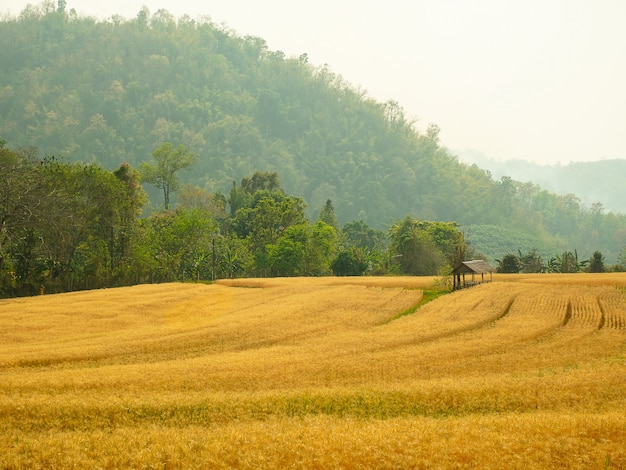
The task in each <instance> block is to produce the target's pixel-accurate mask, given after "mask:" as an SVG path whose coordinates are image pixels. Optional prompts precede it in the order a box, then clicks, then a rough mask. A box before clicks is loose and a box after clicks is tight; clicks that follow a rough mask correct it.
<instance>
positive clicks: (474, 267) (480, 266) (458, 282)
mask: <svg viewBox="0 0 626 470" xmlns="http://www.w3.org/2000/svg"><path fill="white" fill-rule="evenodd" d="M494 272H496V270H495V268H494V267H493V266H491V265H490V264H489V263H487V261H484V260H482V259H475V260H472V261H462V262H461V263H459V264H458V265H457V266H456V267H455V268H454V269H453V270H452V277H453V279H454V289H455V290H456V289H462V288H464V287H469V286H473V285H475V284H480V283H481V282H490V281H492V280H493V273H494ZM485 274H489V279H488V280H487V281H485ZM466 275H471V280H467V279H466V278H465V276H466ZM478 275H480V280H479V279H478Z"/></svg>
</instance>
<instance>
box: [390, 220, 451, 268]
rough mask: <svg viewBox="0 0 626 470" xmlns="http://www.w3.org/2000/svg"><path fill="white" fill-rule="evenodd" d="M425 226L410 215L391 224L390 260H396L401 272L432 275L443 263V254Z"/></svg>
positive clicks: (425, 224)
mask: <svg viewBox="0 0 626 470" xmlns="http://www.w3.org/2000/svg"><path fill="white" fill-rule="evenodd" d="M427 226H428V223H427V222H420V221H418V220H415V219H412V218H411V217H406V218H405V219H404V220H403V221H402V222H400V223H396V224H394V225H392V226H391V229H390V239H391V251H390V253H389V255H390V260H391V259H396V260H397V263H398V265H399V266H400V271H401V272H402V273H404V274H412V275H415V276H429V275H434V274H437V272H438V270H439V268H441V267H442V266H443V265H444V264H445V259H444V255H443V253H442V251H441V250H440V249H439V247H438V246H437V245H436V243H435V241H434V240H433V238H432V236H431V234H430V233H428V231H427V230H426V227H427Z"/></svg>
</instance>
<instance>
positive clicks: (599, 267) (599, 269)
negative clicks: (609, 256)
mask: <svg viewBox="0 0 626 470" xmlns="http://www.w3.org/2000/svg"><path fill="white" fill-rule="evenodd" d="M587 270H588V271H589V272H590V273H603V272H604V271H605V268H604V256H602V252H600V251H594V252H593V255H591V258H590V259H589V265H588V267H587Z"/></svg>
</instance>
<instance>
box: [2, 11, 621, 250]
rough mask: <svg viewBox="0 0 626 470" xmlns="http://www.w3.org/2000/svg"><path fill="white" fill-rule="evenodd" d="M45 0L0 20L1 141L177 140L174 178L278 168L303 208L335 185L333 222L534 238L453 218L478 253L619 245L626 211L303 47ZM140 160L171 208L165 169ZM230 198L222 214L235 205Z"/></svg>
mask: <svg viewBox="0 0 626 470" xmlns="http://www.w3.org/2000/svg"><path fill="white" fill-rule="evenodd" d="M50 4H51V2H47V3H44V4H42V5H40V6H32V5H31V6H29V7H27V8H26V9H25V10H24V11H23V12H22V13H21V14H20V15H19V16H18V17H17V18H10V17H5V18H4V19H3V20H2V21H0V63H2V67H1V68H0V82H1V83H2V84H3V85H2V88H0V114H1V115H2V120H1V122H0V135H1V136H2V137H3V138H4V139H6V140H7V141H8V142H10V145H11V146H12V147H13V148H39V149H42V150H43V151H45V152H47V153H49V154H51V155H62V156H63V158H64V159H67V160H68V161H79V162H98V164H100V165H102V167H103V168H104V169H107V170H114V169H116V168H118V167H119V166H120V165H121V164H122V163H123V162H128V163H129V164H130V165H131V166H133V167H135V168H140V167H141V165H142V163H145V162H146V160H147V158H146V156H149V155H150V152H151V151H152V150H153V149H155V148H158V147H159V146H160V145H161V144H162V143H163V142H185V143H186V145H187V146H188V149H189V152H191V153H193V154H195V155H198V158H197V161H196V163H195V164H194V166H193V170H194V171H193V172H188V173H186V174H185V173H180V174H179V173H174V174H175V175H176V176H178V177H180V183H181V185H182V184H190V185H191V186H195V187H198V188H200V189H203V190H206V191H208V192H209V193H211V194H216V193H218V192H223V193H227V192H228V191H229V189H230V185H231V184H232V182H233V181H239V180H240V179H241V178H243V177H245V176H246V175H250V174H253V173H254V172H255V171H260V172H266V173H270V174H271V173H275V172H277V171H280V174H281V176H282V178H283V184H284V187H285V190H286V191H287V192H288V193H289V194H292V195H294V197H297V198H300V199H301V200H302V201H305V202H306V215H307V216H308V217H309V218H310V219H314V218H316V216H317V215H318V214H320V213H321V211H322V209H323V208H324V207H325V203H326V202H327V201H329V200H332V204H333V208H334V209H335V210H336V218H337V221H338V223H337V224H336V225H335V224H334V223H329V222H331V221H330V220H325V221H326V222H327V223H329V225H331V226H333V227H334V228H335V230H336V231H338V229H339V226H341V224H345V223H347V222H349V221H353V220H362V221H363V222H365V223H366V224H367V225H368V226H370V227H372V228H373V229H375V230H380V229H382V228H384V227H389V226H390V225H392V224H393V223H394V222H396V221H397V220H399V219H401V218H403V217H405V216H406V215H407V214H409V215H411V216H412V217H415V218H417V219H420V220H432V221H456V222H458V223H459V224H461V225H462V226H463V227H467V226H470V225H482V226H486V225H491V226H496V225H497V226H499V227H506V228H507V229H508V230H511V231H512V232H513V233H517V234H519V235H518V237H519V238H520V239H521V238H523V237H527V238H531V237H532V238H533V240H532V241H531V242H530V243H524V244H522V243H517V242H516V241H515V240H514V239H513V238H510V237H509V239H510V240H511V243H509V246H506V247H505V246H502V243H500V246H498V247H492V246H490V243H491V241H490V239H489V238H485V237H473V235H472V234H471V233H469V232H468V233H466V237H467V241H468V242H470V243H471V245H472V246H473V247H474V248H475V249H476V250H477V251H479V252H482V253H484V254H486V255H487V257H488V258H489V259H494V258H495V257H498V256H500V255H501V253H507V252H515V251H516V250H518V249H521V250H523V251H527V250H529V249H530V248H531V247H532V246H535V247H537V249H538V250H539V252H540V254H541V255H542V256H543V257H544V258H545V259H548V258H547V257H548V256H549V255H550V254H551V253H555V252H559V251H562V250H563V249H564V248H565V247H566V246H577V247H578V248H579V250H581V253H584V254H585V256H589V255H590V254H591V253H592V252H593V250H595V249H601V250H602V252H603V253H604V255H605V256H606V258H607V260H609V262H615V260H616V258H617V255H618V253H619V250H620V249H621V248H622V247H623V246H624V243H623V240H622V241H620V240H619V239H618V238H616V235H617V233H618V231H619V230H620V229H623V227H624V223H625V220H624V216H621V215H617V214H611V213H609V214H605V213H603V212H602V211H601V210H599V208H595V209H594V208H591V209H587V208H585V207H584V206H583V205H582V204H581V202H580V200H578V199H577V198H576V196H574V195H573V194H567V195H563V196H557V195H555V194H551V193H549V192H547V191H544V190H542V189H541V188H539V187H537V186H533V185H528V184H525V183H524V184H522V183H518V182H516V181H514V180H512V179H511V178H510V177H502V178H500V179H499V180H497V181H495V180H494V179H493V178H492V176H491V175H490V174H489V173H488V172H487V171H484V170H482V169H480V168H478V167H477V166H475V165H465V164H461V163H459V161H458V160H457V158H456V157H455V156H454V155H452V154H451V153H450V152H449V151H447V150H446V149H445V147H444V146H443V145H442V143H441V142H440V138H439V128H438V127H437V126H436V125H434V124H432V125H428V126H427V129H426V131H425V132H420V131H419V130H417V129H416V127H415V126H414V122H413V120H412V119H410V118H408V117H407V116H405V115H404V112H403V110H402V108H401V106H400V105H399V104H398V103H396V102H393V101H389V102H386V103H379V102H376V101H374V100H373V99H371V98H369V97H368V96H367V94H366V93H364V92H363V91H362V90H359V89H357V88H355V87H353V86H351V85H350V84H349V83H346V82H345V81H344V80H343V79H342V78H341V77H340V76H338V75H336V74H334V73H333V72H332V71H331V70H330V69H329V68H328V67H327V66H322V67H316V66H314V65H312V64H311V63H309V61H308V60H306V57H305V56H302V57H297V58H290V57H285V54H283V53H282V52H280V51H271V50H269V49H268V47H267V44H266V43H265V41H264V40H263V39H262V38H258V37H252V36H245V37H241V36H238V35H237V34H236V33H235V32H234V31H232V30H229V29H228V28H226V27H225V26H224V25H218V24H215V23H213V22H211V21H210V19H208V18H206V17H205V18H199V19H194V20H192V19H190V18H189V17H182V18H178V19H176V18H174V17H173V16H172V15H171V14H169V13H168V12H167V11H166V10H158V11H157V12H155V13H153V14H151V13H150V12H149V11H148V10H147V9H146V8H142V9H141V10H140V11H139V12H138V15H137V16H136V17H135V18H131V19H124V18H121V17H119V16H114V17H111V18H109V19H107V20H105V21H98V20H95V19H93V18H87V17H81V16H79V15H77V14H76V12H73V13H72V12H71V10H70V11H69V12H68V11H67V8H66V7H65V6H63V7H61V4H59V5H58V8H57V7H54V5H53V6H52V7H51V6H50ZM148 165H149V164H148ZM153 165H154V163H153ZM146 169H147V168H144V171H142V173H143V176H144V178H147V179H144V181H154V182H155V183H156V184H157V185H158V186H157V187H158V189H159V190H160V191H161V192H162V197H163V199H164V203H165V206H166V208H169V207H170V204H171V201H169V191H172V192H175V191H176V188H177V184H178V182H173V185H172V183H171V182H168V180H167V179H166V178H161V179H160V180H155V179H153V178H152V176H154V175H151V174H150V170H148V171H145V170H146ZM161 175H162V176H166V175H167V172H165V173H161ZM252 183H253V184H254V182H252ZM256 189H261V188H256ZM256 189H254V190H252V189H250V190H249V192H248V193H245V192H243V193H241V194H240V195H241V196H244V199H245V195H246V194H248V195H249V194H250V193H253V192H255V191H256ZM264 189H269V190H270V191H272V190H273V189H272V187H266V188H264ZM575 189H576V186H575V185H573V186H572V188H571V190H572V191H573V190H575ZM153 196H154V197H155V198H156V197H157V196H156V195H153ZM230 202H231V207H230V209H231V214H232V215H234V213H235V212H236V211H237V209H238V208H239V207H240V205H239V202H238V201H237V200H236V198H231V200H230ZM246 204H247V202H246V201H243V204H242V205H246ZM483 243H484V244H483ZM544 248H546V249H544ZM555 248H556V249H555Z"/></svg>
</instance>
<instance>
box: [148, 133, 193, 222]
mask: <svg viewBox="0 0 626 470" xmlns="http://www.w3.org/2000/svg"><path fill="white" fill-rule="evenodd" d="M152 157H153V158H154V160H155V161H156V164H150V163H146V162H144V163H142V164H141V167H140V169H141V174H142V177H143V181H145V182H147V183H150V184H151V185H153V186H155V187H156V188H158V189H161V190H162V191H163V198H164V204H165V210H168V209H169V208H170V194H171V193H172V192H175V191H178V189H179V182H178V176H177V175H176V173H177V172H178V171H179V170H182V169H183V168H189V167H190V166H192V165H193V164H194V163H195V162H196V160H197V159H198V157H197V155H196V154H194V153H193V152H191V151H190V150H189V149H188V148H187V147H186V146H184V145H182V144H181V145H179V146H178V147H176V148H174V145H173V144H172V143H171V142H163V143H162V144H161V145H159V146H158V147H157V148H156V149H155V150H154V151H153V152H152Z"/></svg>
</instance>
